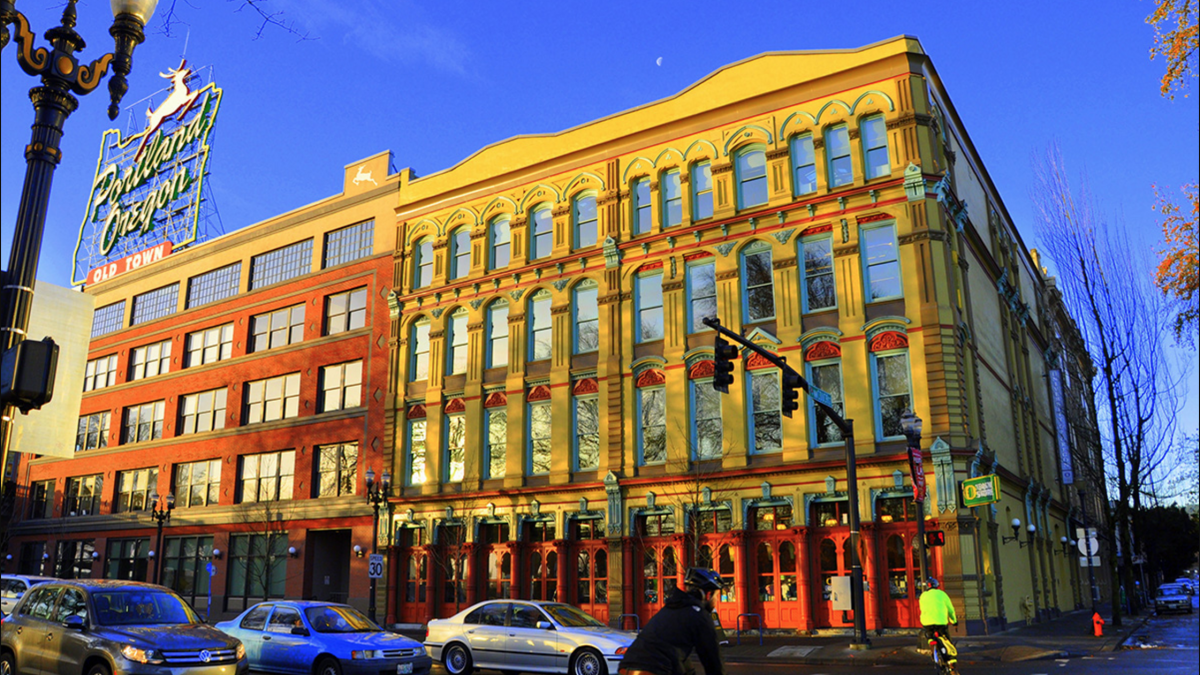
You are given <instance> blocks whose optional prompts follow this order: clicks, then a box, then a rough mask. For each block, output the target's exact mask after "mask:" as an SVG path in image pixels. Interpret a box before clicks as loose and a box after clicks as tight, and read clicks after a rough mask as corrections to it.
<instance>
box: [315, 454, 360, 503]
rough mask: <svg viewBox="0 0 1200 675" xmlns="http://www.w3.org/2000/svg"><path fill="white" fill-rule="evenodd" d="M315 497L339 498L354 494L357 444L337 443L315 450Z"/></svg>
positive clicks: (356, 474) (356, 477)
mask: <svg viewBox="0 0 1200 675" xmlns="http://www.w3.org/2000/svg"><path fill="white" fill-rule="evenodd" d="M317 452H318V456H319V457H320V459H319V460H318V466H317V496H318V497H341V496H343V495H352V494H354V493H355V486H356V483H357V479H358V444H357V443H338V444H336V445H323V446H321V447H320V448H318V449H317Z"/></svg>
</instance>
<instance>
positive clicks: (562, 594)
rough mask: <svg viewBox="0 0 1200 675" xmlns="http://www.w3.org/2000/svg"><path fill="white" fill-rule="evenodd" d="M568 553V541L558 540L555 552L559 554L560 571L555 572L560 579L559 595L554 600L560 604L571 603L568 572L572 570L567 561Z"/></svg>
mask: <svg viewBox="0 0 1200 675" xmlns="http://www.w3.org/2000/svg"><path fill="white" fill-rule="evenodd" d="M568 551H569V548H568V547H567V540H565V539H558V540H556V541H555V542H554V552H555V553H557V554H558V569H557V570H555V573H556V575H557V577H558V583H557V584H556V586H555V588H556V589H557V595H555V598H554V599H555V600H557V601H558V602H570V596H571V594H570V593H569V592H568V589H569V586H568V585H567V584H568V581H567V579H568V578H569V576H568V573H567V572H568V570H570V569H571V568H570V566H569V565H568V564H567V563H568V562H569V561H568V559H567V558H568V556H567V553H568Z"/></svg>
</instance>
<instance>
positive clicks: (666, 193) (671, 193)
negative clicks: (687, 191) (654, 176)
mask: <svg viewBox="0 0 1200 675" xmlns="http://www.w3.org/2000/svg"><path fill="white" fill-rule="evenodd" d="M658 189H659V190H660V191H661V192H662V222H663V227H672V226H674V225H678V224H680V223H682V222H683V187H682V186H681V185H680V181H679V169H672V170H670V171H667V172H664V173H663V175H662V178H661V180H660V181H659V183H658Z"/></svg>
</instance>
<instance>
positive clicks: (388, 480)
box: [356, 468, 392, 621]
mask: <svg viewBox="0 0 1200 675" xmlns="http://www.w3.org/2000/svg"><path fill="white" fill-rule="evenodd" d="M391 491H392V474H390V473H388V470H387V469H384V470H383V480H381V481H380V482H378V483H376V482H375V470H374V469H371V468H368V469H367V501H368V502H370V503H371V509H372V510H373V511H374V512H375V513H374V517H372V518H371V553H372V554H377V553H379V507H380V506H381V505H383V504H386V503H387V499H388V497H389V496H390V495H391ZM356 548H357V547H356ZM367 613H368V616H369V617H370V619H371V620H372V621H374V620H375V577H371V599H370V605H368V607H367Z"/></svg>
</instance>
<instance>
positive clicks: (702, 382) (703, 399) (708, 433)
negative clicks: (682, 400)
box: [688, 378, 724, 460]
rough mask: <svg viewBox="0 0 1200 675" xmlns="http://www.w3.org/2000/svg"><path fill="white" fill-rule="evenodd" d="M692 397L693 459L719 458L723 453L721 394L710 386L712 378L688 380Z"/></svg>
mask: <svg viewBox="0 0 1200 675" xmlns="http://www.w3.org/2000/svg"><path fill="white" fill-rule="evenodd" d="M688 385H689V387H690V389H691V395H692V396H691V399H692V419H693V420H694V422H693V424H692V454H693V455H694V456H693V459H698V460H706V459H720V457H721V455H722V454H723V453H724V436H723V434H724V429H723V427H722V424H721V394H720V392H718V391H716V390H715V389H713V387H712V378H705V379H696V380H691V381H689V382H688Z"/></svg>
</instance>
